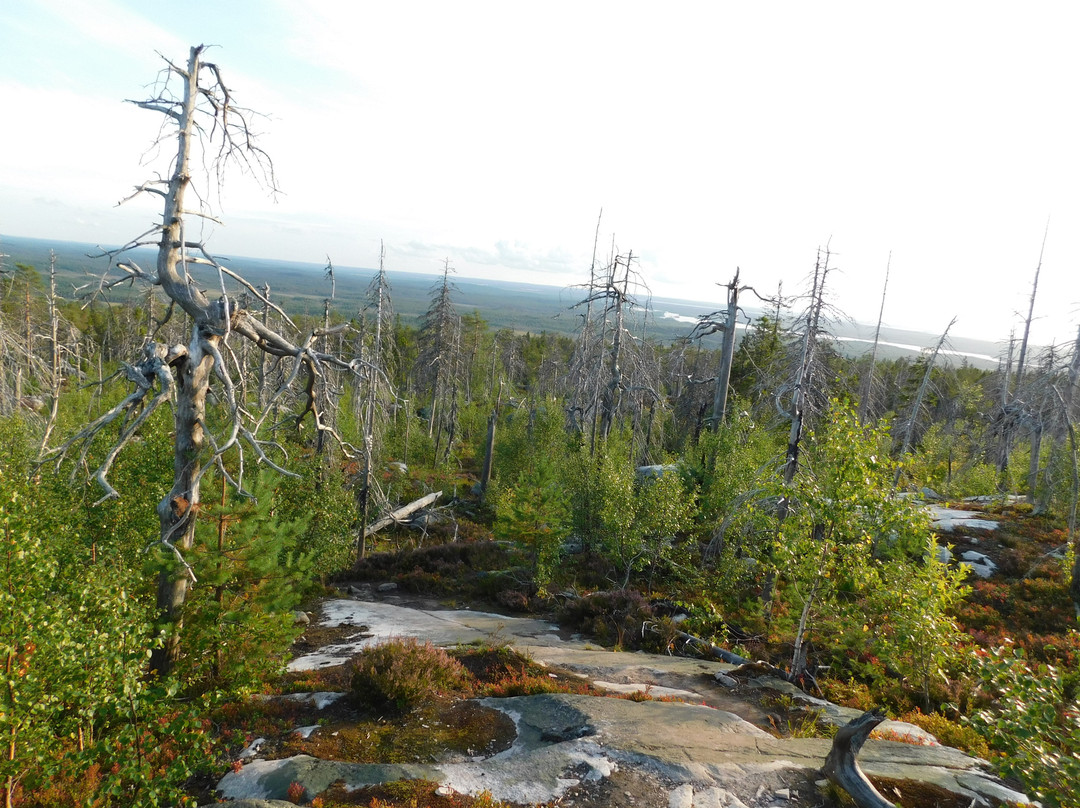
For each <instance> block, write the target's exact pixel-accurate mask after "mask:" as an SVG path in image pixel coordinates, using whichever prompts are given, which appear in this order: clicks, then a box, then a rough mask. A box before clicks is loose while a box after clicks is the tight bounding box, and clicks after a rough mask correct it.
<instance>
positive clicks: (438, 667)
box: [352, 638, 468, 712]
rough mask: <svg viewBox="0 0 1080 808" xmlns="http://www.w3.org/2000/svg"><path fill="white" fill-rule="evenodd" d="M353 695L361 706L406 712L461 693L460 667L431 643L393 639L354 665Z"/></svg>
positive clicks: (463, 680) (464, 677)
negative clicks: (440, 697)
mask: <svg viewBox="0 0 1080 808" xmlns="http://www.w3.org/2000/svg"><path fill="white" fill-rule="evenodd" d="M353 670H354V673H353V679H352V694H353V698H354V699H355V700H356V701H357V702H358V703H359V704H362V705H365V706H368V707H372V708H375V709H378V710H385V709H390V710H396V711H398V712H407V711H409V710H412V709H415V708H416V707H419V706H421V705H422V704H423V703H424V702H426V701H429V700H431V699H434V698H436V697H438V696H439V695H441V694H444V693H451V692H455V691H460V690H462V689H463V688H464V687H465V685H466V684H467V682H468V676H467V674H466V672H465V669H464V668H463V667H462V665H461V663H460V662H458V661H457V660H456V659H454V658H453V657H452V656H450V655H449V654H447V653H446V651H444V650H442V649H441V648H436V647H435V646H434V645H432V644H431V643H430V642H427V643H419V642H417V641H416V640H415V639H412V638H408V639H393V640H389V641H388V642H384V643H380V644H379V645H375V646H371V647H369V648H365V649H364V650H363V651H362V652H361V653H360V654H359V655H358V656H357V657H356V659H355V660H354V662H353Z"/></svg>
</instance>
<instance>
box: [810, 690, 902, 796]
mask: <svg viewBox="0 0 1080 808" xmlns="http://www.w3.org/2000/svg"><path fill="white" fill-rule="evenodd" d="M884 720H885V714H884V713H880V712H877V711H873V710H872V711H870V712H865V713H863V714H862V715H860V716H859V717H858V718H855V719H853V720H851V721H850V722H848V723H847V724H845V725H844V726H842V727H840V729H838V730H837V731H836V736H835V737H834V738H833V743H832V748H831V749H830V750H829V756H828V757H827V758H826V759H825V766H824V768H823V769H822V771H823V772H824V773H825V776H826V777H827V778H828V779H829V782H830V783H832V784H833V785H835V786H839V787H840V788H842V789H844V791H846V792H847V793H848V795H849V796H850V797H851V799H852V800H853V801H854V802H855V805H857V806H858V808H896V806H895V805H894V804H893V803H891V802H889V801H888V800H887V799H885V798H884V797H883V796H881V794H880V793H879V792H878V790H877V789H876V788H874V786H873V784H872V783H871V782H870V781H869V780H868V779H867V777H866V775H865V774H863V771H862V769H860V768H859V763H858V761H857V760H856V759H855V758H856V757H857V756H858V754H859V751H860V750H861V749H862V748H863V744H865V743H866V739H867V738H869V737H870V733H871V732H873V731H874V728H875V727H877V725H878V724H880V723H881V722H882V721H884Z"/></svg>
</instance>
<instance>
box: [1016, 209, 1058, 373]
mask: <svg viewBox="0 0 1080 808" xmlns="http://www.w3.org/2000/svg"><path fill="white" fill-rule="evenodd" d="M1049 232H1050V219H1049V217H1048V218H1047V219H1046V229H1045V230H1044V231H1043V240H1042V247H1040V248H1039V263H1038V264H1037V265H1036V266H1035V279H1034V280H1033V281H1032V283H1031V300H1030V301H1029V303H1028V314H1027V318H1026V319H1025V320H1024V336H1023V337H1022V338H1021V339H1020V357H1019V358H1018V359H1017V360H1016V387H1017V390H1019V389H1020V383H1021V382H1022V381H1023V377H1024V360H1025V359H1026V358H1027V349H1028V336H1029V335H1030V334H1031V320H1032V318H1033V317H1034V315H1035V295H1036V293H1037V292H1038V291H1039V273H1040V272H1041V271H1042V262H1043V254H1044V253H1045V252H1046V236H1047V234H1048V233H1049Z"/></svg>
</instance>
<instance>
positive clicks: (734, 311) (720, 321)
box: [689, 267, 776, 432]
mask: <svg viewBox="0 0 1080 808" xmlns="http://www.w3.org/2000/svg"><path fill="white" fill-rule="evenodd" d="M726 288H727V307H726V308H724V309H723V310H722V311H714V312H712V313H711V314H704V315H702V316H700V317H698V322H697V325H696V326H694V330H693V331H692V332H691V333H690V336H689V339H691V340H694V339H697V340H700V339H702V338H703V337H707V336H709V335H710V334H715V333H716V332H717V331H721V332H723V335H724V337H723V342H722V343H721V347H720V369H719V370H718V371H717V374H716V379H715V384H714V387H713V400H712V410H711V412H710V414H709V418H708V425H709V428H710V429H711V430H713V431H714V432H715V431H716V430H717V429H719V428H720V425H721V424H722V423H724V421H725V420H726V418H727V405H728V388H729V386H730V383H731V365H732V361H733V358H734V356H735V329H736V327H737V326H738V319H739V312H740V311H742V310H741V309H740V308H739V296H740V295H741V294H742V293H743V292H746V291H749V292H753V294H754V295H756V296H757V298H758V299H759V300H761V301H762V302H764V303H774V302H776V301H774V300H772V299H770V298H766V297H762V296H761V295H759V294H758V293H757V291H756V290H755V289H754V287H753V286H740V285H739V268H738V267H736V268H735V276H734V277H733V278H732V279H731V281H730V282H729V283H728V284H727V287H726ZM749 322H750V320H749V318H747V320H746V323H747V324H749Z"/></svg>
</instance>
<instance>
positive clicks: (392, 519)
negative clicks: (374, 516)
mask: <svg viewBox="0 0 1080 808" xmlns="http://www.w3.org/2000/svg"><path fill="white" fill-rule="evenodd" d="M441 496H442V491H436V492H435V493H433V494H427V495H426V496H423V497H420V499H415V500H413V501H412V502H410V503H409V504H408V505H402V506H401V507H400V508H398V509H397V510H396V511H391V512H390V513H388V514H387V515H386V516H384V517H382V518H381V519H378V520H376V521H374V522H372V523H371V524H370V525H368V526H367V530H365V531H364V535H365V536H370V535H371V534H372V533H378V532H379V531H380V530H382V529H383V528H384V527H389V526H390V525H394V524H400V523H401V522H404V521H405V519H406V517H408V516H411V515H412V514H414V513H416V512H417V511H419V510H421V509H423V508H426V507H427V506H428V505H431V504H432V503H434V502H435V500H437V499H438V498H439V497H441Z"/></svg>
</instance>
